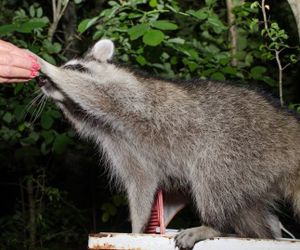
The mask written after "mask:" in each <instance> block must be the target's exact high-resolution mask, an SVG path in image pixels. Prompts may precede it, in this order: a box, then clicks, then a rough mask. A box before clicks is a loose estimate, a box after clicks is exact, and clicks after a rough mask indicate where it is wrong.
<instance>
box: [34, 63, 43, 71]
mask: <svg viewBox="0 0 300 250" xmlns="http://www.w3.org/2000/svg"><path fill="white" fill-rule="evenodd" d="M32 69H33V70H35V71H39V70H40V69H41V66H40V65H39V64H37V62H32Z"/></svg>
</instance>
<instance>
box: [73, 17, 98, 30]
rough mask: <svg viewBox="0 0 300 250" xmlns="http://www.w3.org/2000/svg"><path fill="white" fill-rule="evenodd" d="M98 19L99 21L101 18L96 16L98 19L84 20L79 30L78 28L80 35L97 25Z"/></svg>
mask: <svg viewBox="0 0 300 250" xmlns="http://www.w3.org/2000/svg"><path fill="white" fill-rule="evenodd" d="M98 19H99V16H96V17H93V18H88V19H84V20H83V21H81V23H80V24H79V25H78V28H77V30H78V32H79V33H83V32H85V31H86V30H87V29H88V28H90V27H91V26H92V25H93V24H95V23H96V22H97V20H98Z"/></svg>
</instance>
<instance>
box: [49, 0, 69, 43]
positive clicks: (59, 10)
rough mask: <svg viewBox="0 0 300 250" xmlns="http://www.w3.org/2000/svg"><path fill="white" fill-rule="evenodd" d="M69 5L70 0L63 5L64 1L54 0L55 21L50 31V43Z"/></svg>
mask: <svg viewBox="0 0 300 250" xmlns="http://www.w3.org/2000/svg"><path fill="white" fill-rule="evenodd" d="M68 4H69V0H66V1H65V3H64V4H63V0H52V11H53V21H52V23H51V25H50V27H49V30H48V39H49V41H50V42H52V40H53V36H54V33H55V32H56V29H57V26H58V23H59V21H60V19H61V18H62V16H63V14H64V12H65V10H66V8H67V6H68Z"/></svg>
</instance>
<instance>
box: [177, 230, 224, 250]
mask: <svg viewBox="0 0 300 250" xmlns="http://www.w3.org/2000/svg"><path fill="white" fill-rule="evenodd" d="M218 236H221V233H220V232H219V231H216V230H215V229H213V228H211V227H207V226H201V227H194V228H189V229H186V230H183V231H182V232H180V233H179V234H177V235H176V236H175V244H176V246H177V247H178V248H179V249H180V250H188V249H192V248H193V247H194V245H195V243H196V242H198V241H200V240H205V239H209V238H213V237H218Z"/></svg>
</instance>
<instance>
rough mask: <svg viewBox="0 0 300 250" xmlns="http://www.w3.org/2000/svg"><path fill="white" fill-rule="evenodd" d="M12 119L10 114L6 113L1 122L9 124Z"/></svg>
mask: <svg viewBox="0 0 300 250" xmlns="http://www.w3.org/2000/svg"><path fill="white" fill-rule="evenodd" d="M12 119H13V115H12V114H11V113H10V112H6V113H5V115H4V116H3V117H2V120H3V121H5V122H7V123H11V121H12Z"/></svg>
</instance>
